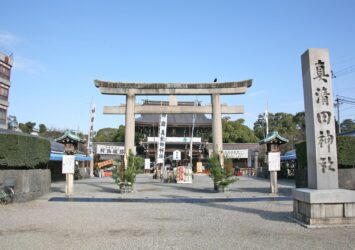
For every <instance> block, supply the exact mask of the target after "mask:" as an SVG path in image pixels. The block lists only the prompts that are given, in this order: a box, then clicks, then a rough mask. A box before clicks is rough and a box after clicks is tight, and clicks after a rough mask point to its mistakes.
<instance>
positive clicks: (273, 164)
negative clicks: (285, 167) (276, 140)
mask: <svg viewBox="0 0 355 250" xmlns="http://www.w3.org/2000/svg"><path fill="white" fill-rule="evenodd" d="M268 165H269V171H280V152H269V153H268Z"/></svg>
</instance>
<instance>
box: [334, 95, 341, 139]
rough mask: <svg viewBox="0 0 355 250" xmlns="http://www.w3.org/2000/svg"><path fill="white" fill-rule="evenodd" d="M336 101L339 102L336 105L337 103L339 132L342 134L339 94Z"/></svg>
mask: <svg viewBox="0 0 355 250" xmlns="http://www.w3.org/2000/svg"><path fill="white" fill-rule="evenodd" d="M335 101H336V102H337V103H336V105H337V112H338V133H339V134H340V133H341V128H340V112H339V105H340V103H339V96H338V95H337V99H335Z"/></svg>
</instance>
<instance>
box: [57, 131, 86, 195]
mask: <svg viewBox="0 0 355 250" xmlns="http://www.w3.org/2000/svg"><path fill="white" fill-rule="evenodd" d="M56 141H57V142H59V143H62V144H64V155H63V161H62V173H63V174H65V175H66V186H65V193H66V194H67V195H71V194H72V193H73V191H74V171H75V156H74V155H75V153H76V152H78V149H79V143H83V140H82V139H81V138H80V137H79V136H77V135H75V134H72V133H71V132H70V131H66V132H65V133H64V135H62V136H61V137H59V138H57V139H56Z"/></svg>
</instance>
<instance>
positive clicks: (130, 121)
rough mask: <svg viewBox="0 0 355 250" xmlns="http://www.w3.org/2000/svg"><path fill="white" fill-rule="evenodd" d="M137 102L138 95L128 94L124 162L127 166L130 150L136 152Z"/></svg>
mask: <svg viewBox="0 0 355 250" xmlns="http://www.w3.org/2000/svg"><path fill="white" fill-rule="evenodd" d="M135 102H136V96H135V95H134V94H127V95H126V107H127V108H126V122H125V142H124V149H125V155H124V162H125V166H126V167H127V160H128V155H129V151H131V152H132V153H133V154H135V153H136V152H135V150H134V137H135V134H134V133H135V131H134V130H135V119H134V106H135Z"/></svg>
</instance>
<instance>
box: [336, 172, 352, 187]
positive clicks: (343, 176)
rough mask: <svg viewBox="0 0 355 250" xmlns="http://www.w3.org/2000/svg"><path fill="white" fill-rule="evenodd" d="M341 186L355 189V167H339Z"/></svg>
mask: <svg viewBox="0 0 355 250" xmlns="http://www.w3.org/2000/svg"><path fill="white" fill-rule="evenodd" d="M338 178H339V188H343V189H350V190H355V168H342V169H338Z"/></svg>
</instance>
